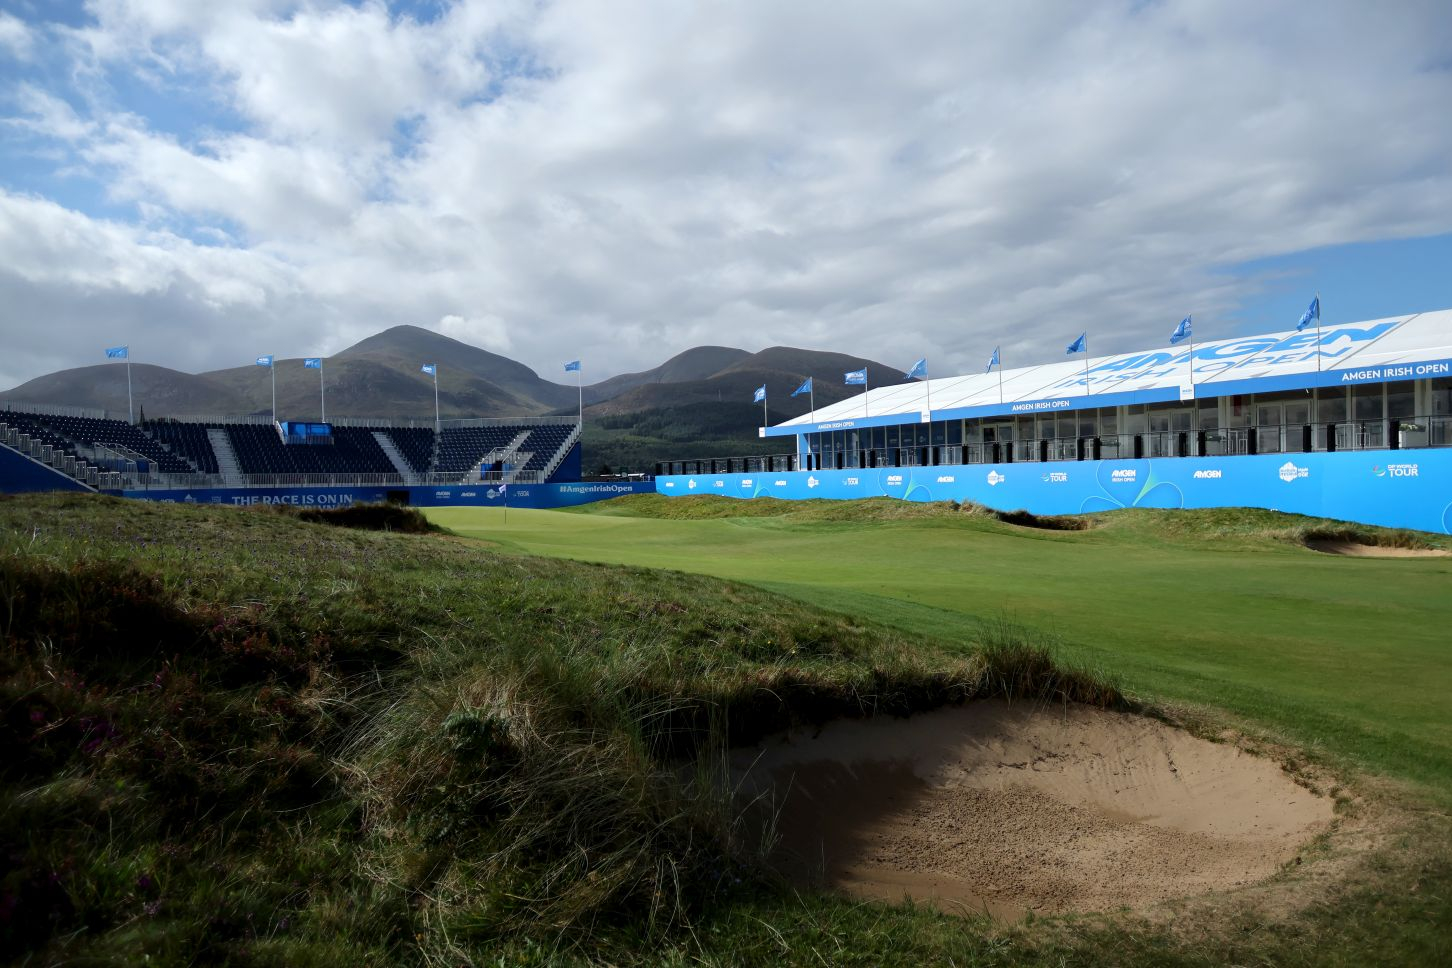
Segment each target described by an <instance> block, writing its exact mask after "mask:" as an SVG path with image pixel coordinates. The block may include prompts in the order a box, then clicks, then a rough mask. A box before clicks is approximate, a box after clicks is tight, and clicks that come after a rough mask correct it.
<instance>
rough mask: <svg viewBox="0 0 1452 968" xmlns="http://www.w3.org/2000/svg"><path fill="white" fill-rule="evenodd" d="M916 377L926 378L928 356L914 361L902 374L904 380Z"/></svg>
mask: <svg viewBox="0 0 1452 968" xmlns="http://www.w3.org/2000/svg"><path fill="white" fill-rule="evenodd" d="M918 377H922V378H923V379H924V380H926V379H927V378H928V358H927V357H926V356H925V357H923V358H922V359H920V360H918V361H917V362H916V363H914V364H913V366H912V369H910V370H908V371H907V372H906V373H904V374H903V375H902V378H903V379H904V380H914V379H917V378H918Z"/></svg>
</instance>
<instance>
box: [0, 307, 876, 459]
mask: <svg viewBox="0 0 1452 968" xmlns="http://www.w3.org/2000/svg"><path fill="white" fill-rule="evenodd" d="M432 361H438V364H439V371H438V375H439V412H440V414H441V416H443V417H445V418H448V417H526V416H541V415H546V414H569V413H574V412H575V410H576V407H577V406H578V403H579V398H580V395H583V398H584V401H585V416H586V420H587V424H588V422H589V418H590V416H591V415H598V416H602V417H605V416H608V417H612V418H614V419H613V420H611V421H610V423H611V424H612V425H614V426H617V427H619V426H622V425H624V424H627V423H628V421H622V420H621V418H622V417H625V416H626V415H629V414H634V413H642V412H645V411H654V410H670V409H673V408H682V407H691V408H692V409H699V408H700V407H701V406H705V405H710V404H721V405H728V404H729V405H740V404H743V403H747V404H749V403H750V402H751V397H752V393H753V391H755V389H756V388H757V387H759V386H761V385H762V384H766V385H767V387H768V395H769V398H770V404H771V410H772V413H771V420H772V422H777V421H779V420H783V419H787V418H789V417H792V416H797V415H798V414H802V413H806V412H807V410H808V407H809V405H810V404H809V401H808V398H807V396H806V395H803V396H801V397H797V398H792V397H791V396H790V393H791V391H792V390H794V389H796V388H797V387H798V386H799V385H800V384H801V382H802V381H803V380H804V379H805V378H806V377H808V376H811V377H813V378H814V386H815V389H816V403H817V405H818V406H819V407H820V406H823V405H825V404H828V403H832V402H835V401H837V400H841V399H844V398H846V397H848V396H851V395H853V394H855V393H856V392H857V391H856V388H855V387H848V386H845V385H843V381H842V374H843V373H845V372H847V371H848V370H856V369H860V368H861V367H863V366H866V367H867V368H868V369H869V371H870V372H872V373H874V374H875V373H884V374H886V373H890V374H892V377H893V379H895V380H897V379H901V373H902V370H900V369H898V368H896V367H889V366H887V365H885V364H883V363H878V362H876V361H873V360H868V359H863V358H862V357H857V356H850V355H846V354H842V353H830V352H822V351H817V350H803V349H794V348H792V347H786V346H774V347H771V348H769V349H765V350H762V351H760V352H758V353H749V352H747V351H746V350H742V349H734V348H731V347H726V346H697V347H694V348H692V349H689V350H686V351H685V352H683V353H679V354H677V355H676V356H673V357H671V358H670V359H668V360H666V361H665V362H664V363H662V364H660V365H659V366H657V367H655V368H654V369H650V370H644V371H641V372H639V373H622V374H620V375H618V376H613V377H610V378H609V379H606V380H602V381H600V382H598V383H593V384H589V385H587V386H585V387H583V390H581V389H579V388H576V387H574V386H570V385H568V384H563V383H554V382H551V381H549V380H545V379H543V378H541V377H540V376H539V374H537V373H535V372H534V370H532V369H530V368H529V367H527V366H525V365H524V364H523V363H520V362H518V361H516V360H511V359H509V358H508V357H504V356H500V355H498V354H496V353H491V352H489V351H488V350H483V349H480V348H479V347H477V346H471V345H469V344H468V343H464V342H461V341H459V340H456V339H452V338H450V337H448V336H442V335H440V334H438V333H435V332H432V331H430V330H427V329H423V328H421V327H418V326H394V327H393V328H391V329H387V330H384V331H383V332H381V333H377V334H375V335H373V336H369V337H368V338H366V339H364V340H362V341H360V342H358V343H355V344H354V345H352V346H350V347H348V348H347V349H345V350H343V351H341V352H339V353H337V354H335V355H333V356H331V357H328V358H327V359H326V360H325V361H324V363H323V365H324V367H325V369H324V370H323V377H324V379H325V381H326V386H327V410H328V416H329V417H331V418H336V417H392V418H406V417H413V418H427V419H431V418H432V417H433V415H434V387H433V378H432V377H431V376H429V375H427V374H425V373H422V372H421V371H420V364H421V363H424V362H432ZM275 373H276V377H277V414H278V418H279V419H297V420H312V419H316V418H317V417H318V416H319V393H318V371H316V370H309V369H305V368H304V367H303V364H302V360H301V359H300V358H299V359H279V360H277V361H276V363H275ZM131 378H132V388H133V396H134V398H135V402H136V405H137V407H138V408H140V409H143V410H144V411H145V414H146V416H147V417H163V416H175V415H185V414H245V413H258V414H266V413H270V412H271V410H272V381H271V379H270V375H269V374H268V372H267V369H266V368H265V367H259V366H240V367H233V368H231V369H225V370H212V371H210V372H207V373H184V372H181V371H179V370H172V369H168V368H167V367H164V366H156V365H154V364H149V363H133V364H132V367H131ZM0 400H8V401H23V402H27V403H49V404H65V405H69V406H78V407H98V408H103V409H106V410H114V411H124V410H125V409H126V381H125V378H124V374H123V368H122V367H121V365H119V364H117V363H106V364H99V365H95V366H83V367H76V368H74V369H69V370H59V371H57V372H55V373H50V374H47V375H45V376H42V377H37V378H36V379H34V380H30V381H28V382H26V383H22V384H21V385H19V386H17V387H14V388H12V389H10V390H7V391H4V392H3V393H0ZM708 409H709V407H708ZM732 410H733V412H734V411H735V410H736V407H735V406H733V407H732ZM757 412H758V413H759V410H758V411H757ZM757 419H758V420H759V418H757ZM749 429H750V432H751V436H752V437H753V438H754V437H755V424H754V423H753V424H752V425H751V426H750V428H749Z"/></svg>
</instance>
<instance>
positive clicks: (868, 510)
mask: <svg viewBox="0 0 1452 968" xmlns="http://www.w3.org/2000/svg"><path fill="white" fill-rule="evenodd" d="M573 510H574V511H575V513H581V514H595V515H606V516H618V517H641V518H658V519H662V520H676V521H700V520H713V519H730V518H779V519H781V520H783V521H784V522H789V523H793V524H795V523H802V524H808V523H813V522H834V521H835V522H852V521H860V522H864V523H866V522H880V521H941V522H945V523H946V522H951V521H955V520H956V521H965V520H968V521H971V520H975V519H976V520H981V521H999V522H1002V523H1004V524H1011V525H1015V526H1017V527H1027V528H1037V529H1041V530H1047V531H1085V530H1088V529H1090V528H1101V527H1102V528H1112V529H1116V530H1119V531H1131V532H1138V533H1139V534H1141V535H1143V537H1144V538H1145V539H1146V540H1152V541H1167V540H1168V541H1207V542H1214V543H1221V544H1223V543H1227V542H1229V543H1232V544H1240V545H1245V546H1250V545H1254V544H1258V543H1261V544H1263V543H1265V542H1280V543H1285V544H1292V545H1306V544H1308V543H1309V542H1313V541H1347V542H1351V543H1353V544H1365V545H1371V546H1373V547H1387V548H1410V549H1419V550H1430V549H1447V548H1452V538H1448V537H1447V536H1445V535H1436V534H1429V533H1425V532H1421V531H1410V530H1407V529H1404V528H1382V527H1377V526H1375V525H1362V524H1352V523H1348V522H1345V521H1335V520H1331V519H1329V518H1312V517H1306V516H1304V515H1300V514H1286V513H1284V512H1280V511H1264V510H1261V509H1259V508H1203V509H1180V510H1156V509H1149V508H1125V509H1122V510H1117V511H1101V512H1097V513H1094V514H1062V515H1040V514H1032V513H1030V512H1028V511H1023V510H1010V511H999V510H995V509H993V508H989V507H985V506H983V505H981V504H976V503H974V502H972V501H964V502H962V503H961V504H960V503H959V502H957V501H923V502H916V501H901V500H898V499H896V498H888V497H875V498H864V499H861V500H856V501H834V500H827V499H820V498H819V499H813V500H806V501H788V500H781V499H778V498H767V497H761V498H754V499H752V500H742V499H739V498H730V497H719V496H717V495H713V494H701V495H691V496H688V497H666V496H665V495H662V494H634V495H630V496H627V497H619V498H614V499H612V500H609V501H602V502H600V503H598V504H590V505H585V506H583V507H580V508H576V509H573Z"/></svg>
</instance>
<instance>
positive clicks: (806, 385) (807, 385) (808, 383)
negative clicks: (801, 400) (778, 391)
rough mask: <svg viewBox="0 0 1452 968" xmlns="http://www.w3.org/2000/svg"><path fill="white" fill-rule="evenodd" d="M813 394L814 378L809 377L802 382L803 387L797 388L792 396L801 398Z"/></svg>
mask: <svg viewBox="0 0 1452 968" xmlns="http://www.w3.org/2000/svg"><path fill="white" fill-rule="evenodd" d="M811 392H812V378H811V377H807V378H806V379H805V380H803V381H802V385H801V386H799V387H797V388H796V389H795V390H793V391H792V396H794V397H799V396H801V395H802V394H803V393H811Z"/></svg>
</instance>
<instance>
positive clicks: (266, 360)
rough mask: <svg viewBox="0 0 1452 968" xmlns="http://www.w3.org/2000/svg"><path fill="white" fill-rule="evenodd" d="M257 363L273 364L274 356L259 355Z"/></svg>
mask: <svg viewBox="0 0 1452 968" xmlns="http://www.w3.org/2000/svg"><path fill="white" fill-rule="evenodd" d="M257 365H258V366H271V365H272V357H271V356H259V357H258V358H257Z"/></svg>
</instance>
